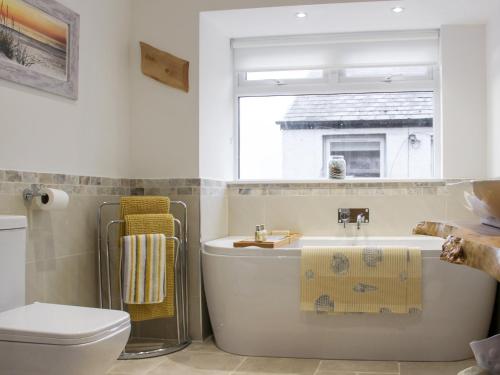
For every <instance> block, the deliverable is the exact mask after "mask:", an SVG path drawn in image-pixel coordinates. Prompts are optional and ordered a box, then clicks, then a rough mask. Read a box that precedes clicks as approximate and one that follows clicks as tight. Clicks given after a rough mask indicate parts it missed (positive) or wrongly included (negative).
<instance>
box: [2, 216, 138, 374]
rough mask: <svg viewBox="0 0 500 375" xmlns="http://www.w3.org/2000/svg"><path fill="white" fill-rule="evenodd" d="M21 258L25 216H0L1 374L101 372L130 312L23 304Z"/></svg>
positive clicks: (116, 349) (123, 337)
mask: <svg viewBox="0 0 500 375" xmlns="http://www.w3.org/2000/svg"><path fill="white" fill-rule="evenodd" d="M25 259H26V218H25V217H24V216H0V374H8V375H42V374H47V375H90V374H92V375H102V374H104V373H105V372H106V371H107V370H108V369H109V368H110V366H111V365H112V363H113V361H114V360H115V359H116V358H118V356H119V354H120V352H121V351H122V350H123V348H124V347H125V345H126V343H127V340H128V337H129V335H130V317H129V315H128V314H127V313H125V312H122V311H115V310H101V309H92V308H85V307H75V306H62V305H52V304H45V303H34V304H32V305H26V306H24V304H25V267H26V265H25ZM89 288H92V286H91V285H89Z"/></svg>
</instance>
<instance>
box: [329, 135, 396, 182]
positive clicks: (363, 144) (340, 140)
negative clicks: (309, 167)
mask: <svg viewBox="0 0 500 375" xmlns="http://www.w3.org/2000/svg"><path fill="white" fill-rule="evenodd" d="M385 138H386V135H385V134H373V135H370V134H366V135H360V136H349V135H348V136H345V135H339V136H332V135H328V136H324V139H325V142H326V144H325V146H324V148H325V150H326V151H327V152H326V155H325V160H324V161H323V166H324V167H326V166H327V165H328V162H329V160H330V158H331V157H332V156H334V155H340V156H343V157H344V159H345V161H346V164H347V170H348V171H349V176H350V177H382V176H384V174H385V173H384V171H385V166H384V165H385Z"/></svg>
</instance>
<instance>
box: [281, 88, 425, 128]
mask: <svg viewBox="0 0 500 375" xmlns="http://www.w3.org/2000/svg"><path fill="white" fill-rule="evenodd" d="M433 96H434V94H433V92H396V93H367V94H333V95H300V96H297V97H296V98H295V100H294V102H293V103H292V105H291V106H290V108H289V109H288V111H287V113H286V114H285V116H284V118H283V119H282V120H280V121H277V122H276V123H277V124H278V125H281V127H282V129H293V128H313V127H317V126H321V125H323V126H325V125H327V124H330V125H331V127H336V126H335V124H337V125H339V124H342V125H347V126H349V123H351V125H352V126H355V124H359V125H360V127H366V126H362V124H363V123H366V122H375V123H379V124H385V125H384V126H383V127H391V124H393V125H394V127H400V126H404V124H407V125H408V126H410V124H414V126H432V118H433V112H434V104H433V101H434V98H433ZM402 120H406V121H402ZM308 125H310V126H308ZM313 125H316V126H313ZM366 125H368V124H366ZM297 126H298V127H297ZM323 126H322V127H323ZM355 127H357V126H355Z"/></svg>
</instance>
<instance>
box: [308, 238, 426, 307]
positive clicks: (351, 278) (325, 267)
mask: <svg viewBox="0 0 500 375" xmlns="http://www.w3.org/2000/svg"><path fill="white" fill-rule="evenodd" d="M421 288H422V259H421V251H420V249H417V248H406V247H400V248H396V247H355V246H352V247H304V248H303V249H302V255H301V301H300V302H301V303H300V305H301V310H302V311H315V312H317V313H375V314H378V313H393V314H408V313H409V314H411V313H417V312H420V311H421V310H422V290H421Z"/></svg>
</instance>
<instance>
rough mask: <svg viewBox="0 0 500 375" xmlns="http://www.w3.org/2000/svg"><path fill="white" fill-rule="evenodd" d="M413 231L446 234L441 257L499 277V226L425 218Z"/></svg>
mask: <svg viewBox="0 0 500 375" xmlns="http://www.w3.org/2000/svg"><path fill="white" fill-rule="evenodd" d="M413 233H414V234H422V235H427V236H436V237H441V238H445V239H446V242H445V243H444V244H443V251H442V253H441V259H442V260H446V261H448V262H450V263H455V264H463V265H465V266H469V267H473V268H477V269H480V270H482V271H484V272H486V273H488V274H489V275H491V276H493V277H494V278H496V279H497V280H498V281H500V229H497V228H494V227H490V226H487V225H483V224H476V223H472V224H470V223H462V224H455V223H439V222H433V221H424V222H421V223H419V224H418V225H417V226H416V227H415V228H414V229H413Z"/></svg>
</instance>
